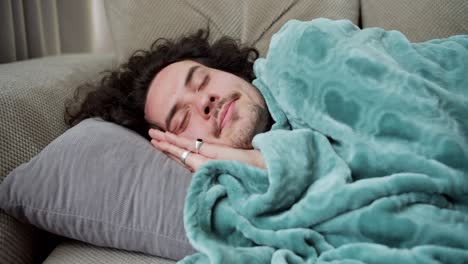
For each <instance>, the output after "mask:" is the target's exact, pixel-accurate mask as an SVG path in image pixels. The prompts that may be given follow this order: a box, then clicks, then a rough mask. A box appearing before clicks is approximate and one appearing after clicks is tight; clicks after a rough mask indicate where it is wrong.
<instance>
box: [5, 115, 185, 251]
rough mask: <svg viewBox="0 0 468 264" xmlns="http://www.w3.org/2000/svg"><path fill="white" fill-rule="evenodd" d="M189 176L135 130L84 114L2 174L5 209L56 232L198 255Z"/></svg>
mask: <svg viewBox="0 0 468 264" xmlns="http://www.w3.org/2000/svg"><path fill="white" fill-rule="evenodd" d="M190 179H191V174H190V173H189V172H188V170H186V169H185V168H183V167H182V166H180V165H178V164H177V163H176V162H175V161H173V160H172V159H170V158H168V157H167V156H166V155H164V154H163V153H162V152H160V151H158V150H156V149H155V148H154V147H153V146H152V145H151V143H150V142H149V141H148V140H147V139H145V138H144V137H142V136H140V135H138V134H137V133H136V132H133V131H131V130H129V129H127V128H124V127H122V126H119V125H116V124H113V123H110V122H106V121H103V120H102V119H99V118H94V119H86V120H84V121H82V122H80V123H79V124H78V125H76V126H74V127H73V128H71V129H69V130H67V131H66V132H65V133H64V134H63V135H61V136H60V137H58V138H57V139H55V140H54V141H53V142H52V143H51V144H49V145H48V146H47V147H46V148H45V149H44V150H42V151H41V152H40V153H39V154H38V155H37V156H35V157H34V158H33V159H31V160H30V161H29V162H27V163H24V164H22V165H21V166H19V167H18V168H16V169H15V170H13V171H12V172H11V173H10V174H9V175H8V176H7V177H6V178H5V179H4V181H3V183H2V184H1V185H0V208H2V209H4V210H5V211H6V212H7V213H9V214H11V215H13V216H14V217H16V218H18V219H20V220H22V221H24V222H27V223H31V224H33V225H35V226H37V227H39V228H41V229H44V230H47V231H49V232H51V233H54V234H58V235H62V236H65V237H69V238H73V239H77V240H80V241H84V242H88V243H91V244H94V245H98V246H106V247H113V248H119V249H126V250H133V251H140V252H145V253H149V254H152V255H158V256H162V257H165V258H171V259H180V258H182V257H184V256H186V255H187V254H191V253H193V252H194V250H193V249H192V247H191V246H190V244H189V242H188V240H187V239H186V236H185V231H184V227H183V206H184V199H185V194H186V191H187V189H188V185H189V183H190Z"/></svg>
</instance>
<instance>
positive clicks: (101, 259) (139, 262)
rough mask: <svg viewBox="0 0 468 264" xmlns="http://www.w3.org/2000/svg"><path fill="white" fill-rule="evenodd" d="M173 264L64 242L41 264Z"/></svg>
mask: <svg viewBox="0 0 468 264" xmlns="http://www.w3.org/2000/svg"><path fill="white" fill-rule="evenodd" d="M63 263H67V264H95V263H100V264H106V263H107V264H128V263H131V264H150V263H151V264H173V263H175V262H174V261H172V260H168V259H163V258H160V257H155V256H148V255H145V254H142V253H138V252H129V251H123V250H118V249H112V248H103V247H96V246H93V245H90V244H86V243H82V242H79V241H73V240H71V241H65V242H63V243H61V244H60V245H58V246H57V248H55V249H54V251H52V253H51V254H50V255H49V257H48V258H47V259H46V260H45V261H44V262H43V264H63Z"/></svg>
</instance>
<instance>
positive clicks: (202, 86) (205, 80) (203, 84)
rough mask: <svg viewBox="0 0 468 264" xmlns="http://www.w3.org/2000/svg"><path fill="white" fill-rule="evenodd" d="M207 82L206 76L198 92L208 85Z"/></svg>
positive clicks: (207, 77)
mask: <svg viewBox="0 0 468 264" xmlns="http://www.w3.org/2000/svg"><path fill="white" fill-rule="evenodd" d="M208 80H209V76H208V75H206V76H205V78H204V79H203V82H202V83H201V84H200V86H199V87H198V91H200V90H201V89H203V88H204V87H205V86H206V84H207V83H208Z"/></svg>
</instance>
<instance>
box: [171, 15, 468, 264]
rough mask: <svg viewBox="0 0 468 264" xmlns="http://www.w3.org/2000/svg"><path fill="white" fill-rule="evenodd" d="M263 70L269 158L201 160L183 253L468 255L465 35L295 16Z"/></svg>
mask: <svg viewBox="0 0 468 264" xmlns="http://www.w3.org/2000/svg"><path fill="white" fill-rule="evenodd" d="M254 69H255V73H256V76H257V79H256V80H255V81H254V82H253V84H254V85H255V86H256V87H258V89H259V90H260V91H261V93H262V94H263V96H264V97H265V99H266V102H267V105H268V108H269V110H270V112H271V114H272V117H273V119H274V121H275V124H274V126H273V129H272V130H271V131H269V132H266V133H263V134H259V135H257V136H256V137H255V138H254V140H253V145H254V147H255V148H256V149H259V150H260V151H261V153H262V155H263V157H264V160H265V162H266V164H267V169H266V170H263V169H258V168H255V167H251V166H248V165H245V164H242V163H238V162H232V161H231V162H230V161H212V162H210V163H207V164H206V165H205V166H203V167H202V168H201V169H200V170H199V171H197V173H196V174H195V175H194V176H193V179H192V183H191V186H190V188H189V192H188V195H187V199H186V205H185V211H184V213H185V215H184V223H185V227H186V232H187V236H188V238H189V240H190V242H191V243H192V244H193V246H194V248H195V249H196V250H198V252H199V253H197V254H195V255H192V256H189V257H186V258H185V259H183V260H182V261H180V263H392V264H393V263H412V264H414V263H468V36H453V37H450V38H447V39H441V40H432V41H428V42H424V43H410V42H409V41H408V40H407V39H406V38H405V36H403V35H402V34H401V33H400V32H397V31H385V30H383V29H380V28H370V29H365V30H361V29H359V28H358V27H357V26H355V25H353V24H352V23H351V22H349V21H341V20H340V21H332V20H327V19H317V20H313V21H309V22H300V21H294V20H293V21H289V22H288V23H286V24H285V25H284V26H283V27H282V28H281V30H280V31H279V32H278V33H277V34H275V35H274V36H273V38H272V41H271V45H270V49H269V51H268V55H267V57H266V58H262V59H259V60H257V61H256V63H255V67H254Z"/></svg>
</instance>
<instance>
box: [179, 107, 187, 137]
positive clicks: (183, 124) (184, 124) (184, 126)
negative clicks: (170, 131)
mask: <svg viewBox="0 0 468 264" xmlns="http://www.w3.org/2000/svg"><path fill="white" fill-rule="evenodd" d="M189 121H190V112H189V111H188V110H187V111H186V112H185V114H184V119H183V120H182V122H181V123H180V126H179V128H178V129H177V130H178V132H177V134H180V133H182V132H184V130H185V129H186V128H187V126H188V123H189Z"/></svg>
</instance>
